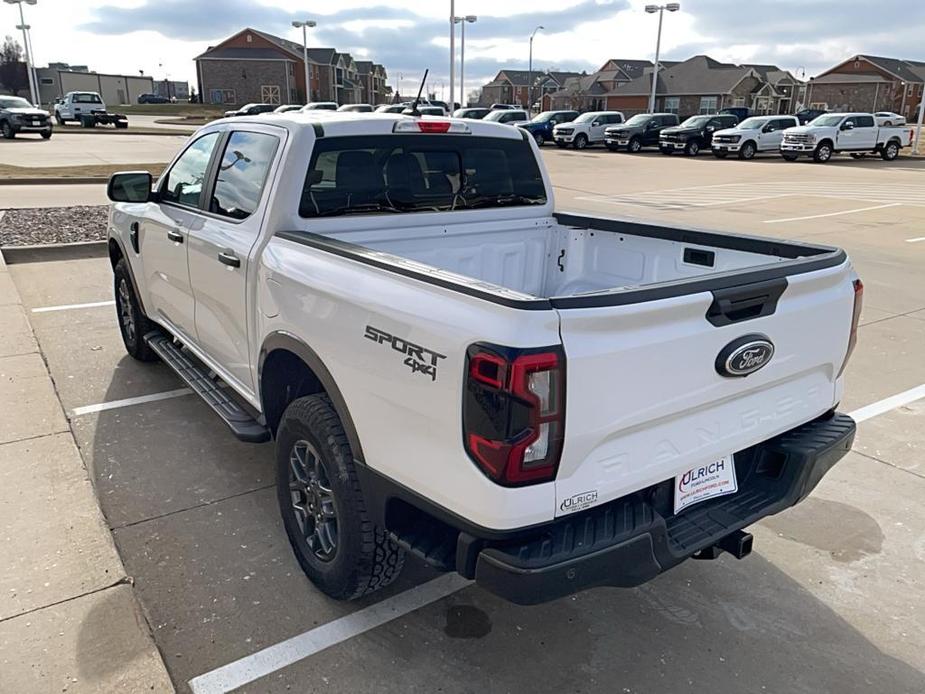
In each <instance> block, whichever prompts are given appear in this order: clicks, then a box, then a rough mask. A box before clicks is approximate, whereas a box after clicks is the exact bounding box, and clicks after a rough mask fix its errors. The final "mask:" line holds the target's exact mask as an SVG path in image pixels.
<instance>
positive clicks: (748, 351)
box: [715, 333, 774, 378]
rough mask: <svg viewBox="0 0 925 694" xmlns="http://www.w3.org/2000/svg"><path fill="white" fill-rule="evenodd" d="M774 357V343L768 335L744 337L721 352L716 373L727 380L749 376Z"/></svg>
mask: <svg viewBox="0 0 925 694" xmlns="http://www.w3.org/2000/svg"><path fill="white" fill-rule="evenodd" d="M773 356H774V343H773V342H771V338H769V337H768V336H767V335H761V334H759V333H754V334H751V335H743V336H742V337H740V338H738V339H736V340H733V341H732V342H730V343H729V344H728V345H726V346H725V347H723V348H722V350H720V353H719V355H718V356H717V357H716V364H715V366H716V372H717V373H718V374H719V375H720V376H726V377H727V378H737V377H741V376H748V375H749V374H753V373H755V372H756V371H758V369H762V368H764V367H765V366H767V364H768V362H769V361H771V357H773Z"/></svg>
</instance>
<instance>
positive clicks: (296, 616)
mask: <svg viewBox="0 0 925 694" xmlns="http://www.w3.org/2000/svg"><path fill="white" fill-rule="evenodd" d="M62 139H64V138H62ZM544 158H545V160H546V163H547V165H548V167H549V169H550V175H551V177H552V181H553V183H554V185H555V186H556V195H557V201H558V204H557V206H558V208H559V209H569V210H582V211H586V212H590V213H595V214H602V215H607V216H613V217H633V218H637V219H645V220H648V221H650V222H654V223H666V224H677V225H685V226H692V227H701V228H707V229H715V230H735V231H739V232H745V233H751V234H757V235H768V236H776V237H785V238H803V239H807V240H810V241H813V242H817V243H830V244H836V245H840V246H843V247H845V248H846V249H847V251H848V252H849V254H850V255H851V257H852V260H853V261H854V263H855V266H856V267H857V269H858V272H859V273H860V274H861V276H862V278H863V279H864V282H865V287H866V290H865V306H864V313H863V315H862V327H861V329H860V340H859V345H858V348H857V350H856V351H855V354H854V356H853V358H852V361H851V363H850V365H849V367H848V372H847V390H846V395H845V399H844V401H843V404H842V408H841V409H843V410H844V411H848V412H858V411H859V409H860V408H864V407H865V406H869V405H872V404H875V403H881V404H882V407H880V406H878V407H877V408H875V409H874V410H860V413H859V418H861V419H864V421H863V422H862V423H861V424H860V425H859V433H858V439H857V442H856V444H855V451H854V452H852V453H851V454H849V456H848V457H846V458H845V459H843V461H842V462H840V463H839V464H838V465H837V466H836V467H835V469H834V470H833V471H832V472H831V473H830V474H829V475H828V476H827V477H826V478H825V479H824V480H823V482H822V483H821V484H820V486H819V487H818V488H817V489H816V491H815V492H814V493H813V495H812V496H811V497H810V498H809V499H808V500H807V501H805V502H804V503H803V504H801V505H799V506H797V507H795V508H793V509H791V510H788V511H786V512H784V513H782V514H780V515H778V516H775V517H772V518H770V519H767V520H765V521H763V522H761V523H759V524H757V525H756V526H754V527H753V528H752V532H753V533H754V534H755V551H754V553H753V554H752V555H751V556H749V557H748V558H746V559H744V560H742V561H737V560H735V559H732V558H730V557H729V556H728V555H723V556H722V557H721V558H720V559H718V560H716V561H713V562H694V561H691V562H687V563H685V564H683V565H681V566H680V567H678V568H676V569H674V570H672V571H670V572H668V573H667V574H664V575H662V576H660V577H658V578H657V579H656V580H654V581H652V582H651V583H649V584H647V585H645V586H642V587H640V588H637V589H632V590H621V589H606V588H602V589H595V590H591V591H587V592H584V593H581V594H579V595H576V596H573V597H569V598H565V599H562V600H558V601H556V602H553V603H551V604H547V605H543V606H538V607H531V608H526V607H518V606H514V605H510V604H507V603H505V602H503V601H501V600H499V599H497V598H495V597H494V596H492V595H490V594H488V593H486V592H485V591H483V590H481V589H480V588H478V587H476V586H473V585H471V584H468V583H466V582H464V581H455V582H454V581H453V580H451V579H452V577H442V578H441V577H440V576H439V574H436V573H435V572H434V571H432V570H431V569H429V568H427V567H425V566H423V565H422V564H420V563H419V562H417V561H415V560H413V559H410V558H409V560H408V562H407V565H406V566H407V568H406V570H405V573H404V574H403V576H402V578H401V580H400V581H399V582H398V583H397V584H396V585H393V586H391V587H390V588H389V589H388V590H387V591H385V592H383V593H377V594H375V595H373V596H371V597H369V598H367V599H365V600H363V601H360V602H358V603H338V602H334V601H332V600H329V599H328V598H326V597H325V596H323V595H322V594H321V593H320V592H318V591H317V590H315V589H314V588H313V587H312V585H311V584H310V583H309V582H308V581H307V579H305V577H304V576H303V574H302V572H301V571H300V569H299V567H298V565H297V564H296V562H295V561H294V559H293V556H292V554H291V551H290V549H289V546H288V543H287V541H286V537H285V533H284V532H283V531H282V528H281V525H280V522H279V516H278V511H277V509H276V502H275V494H274V491H273V489H272V484H273V470H272V447H271V444H263V445H259V446H254V445H247V444H242V443H239V442H237V441H236V440H235V439H233V438H232V437H231V435H230V434H229V433H228V432H227V430H225V428H224V427H223V425H222V424H221V423H220V422H219V420H218V419H217V418H216V417H215V416H214V415H213V414H212V413H211V412H210V411H209V409H208V408H207V407H206V406H205V405H204V404H203V403H201V402H199V401H198V400H197V399H196V398H195V397H194V396H192V395H189V394H183V393H182V391H180V389H181V384H180V383H179V381H178V380H177V379H176V377H175V376H174V375H173V374H172V373H171V372H170V371H169V370H168V369H167V368H166V367H165V366H163V365H161V364H139V363H136V362H134V361H133V360H131V359H130V358H129V357H128V356H126V355H125V353H124V350H123V347H122V345H121V341H120V338H119V334H118V330H117V327H116V323H115V310H114V308H113V306H112V305H111V304H110V303H108V302H110V301H111V298H112V296H111V286H110V285H111V272H110V270H109V267H108V261H106V260H105V259H85V260H73V261H55V262H46V263H30V264H22V265H14V266H11V267H10V272H11V274H12V276H13V279H14V281H15V283H16V285H17V287H18V288H19V291H20V293H21V295H22V297H23V302H24V304H25V306H26V307H27V309H28V310H29V311H30V320H31V322H32V325H33V328H34V331H35V334H36V337H37V339H38V342H39V345H40V347H41V350H42V352H43V354H44V356H45V359H46V362H47V364H48V368H49V370H50V373H51V375H52V378H53V379H54V382H55V386H56V388H57V390H58V393H59V396H60V398H61V401H62V403H63V405H64V408H65V411H66V412H67V413H68V416H69V419H70V425H71V428H72V430H73V431H74V434H75V437H76V440H77V442H78V444H79V446H80V450H81V454H82V455H83V457H84V459H85V461H86V464H87V466H88V469H89V470H90V471H91V478H92V479H93V480H94V484H95V487H96V492H97V494H98V497H99V499H100V504H101V506H102V509H103V512H104V514H105V516H106V519H107V521H108V523H109V525H110V527H111V528H112V530H113V534H114V537H115V541H116V545H117V547H118V550H119V552H120V554H121V556H122V558H123V561H124V563H125V565H126V570H127V572H128V574H129V575H131V576H133V578H134V582H135V586H136V589H137V594H138V596H139V598H140V600H141V603H142V607H143V609H144V611H145V615H146V617H147V619H148V622H149V624H150V627H151V629H152V632H153V634H154V638H155V641H156V643H157V645H158V647H159V648H160V651H161V653H162V655H163V657H164V660H165V662H166V663H167V667H168V670H169V672H170V674H171V677H172V678H173V681H174V684H175V686H176V687H177V688H178V690H180V691H189V690H190V688H191V686H192V688H193V690H194V691H197V692H205V691H223V690H224V689H225V688H226V687H227V688H232V687H233V686H235V684H240V685H241V687H240V691H248V692H283V691H309V692H316V691H330V692H335V693H341V692H343V693H347V692H437V691H438V692H460V693H463V692H466V693H468V692H491V693H493V692H514V693H520V692H528V691H534V692H556V693H557V694H558V693H560V692H608V693H610V692H640V693H642V692H687V691H690V692H704V691H711V692H723V693H729V694H733V693H738V692H765V691H767V692H785V693H790V692H821V691H826V692H829V691H831V692H835V691H837V692H870V691H877V692H884V693H886V692H889V693H891V694H892V693H897V694H899V693H909V694H920V693H921V692H922V691H925V630H923V629H922V624H925V582H923V580H922V578H923V576H925V510H923V506H925V399H916V398H915V397H914V395H915V394H918V397H919V398H925V388H922V387H921V386H922V385H923V384H925V359H923V358H922V357H923V351H925V272H923V268H925V240H921V237H925V224H923V222H925V201H923V200H922V198H921V196H922V191H925V185H923V184H925V162H922V161H921V160H913V159H907V158H903V159H900V160H898V161H896V162H892V163H885V162H881V161H879V160H877V161H869V162H868V161H852V160H846V161H845V162H841V161H838V162H833V163H831V164H829V165H826V166H819V165H813V164H808V163H794V164H790V163H785V162H783V161H778V160H776V159H765V160H756V161H752V162H739V161H731V160H726V161H716V160H713V159H712V158H706V157H701V158H698V159H696V160H689V159H682V158H681V157H664V156H662V155H659V154H657V153H645V154H641V155H635V156H633V155H626V154H611V153H609V152H606V151H602V150H590V151H587V152H571V151H566V152H562V151H557V150H554V149H550V148H546V149H544ZM782 220H789V221H782ZM83 304H92V305H88V306H83ZM75 305H76V306H75ZM62 306H70V308H61V307H62ZM36 309H40V310H39V311H37V312H36V311H35V310H36ZM47 309H51V310H47ZM912 389H918V390H916V391H913V395H911V396H910V395H906V396H901V397H899V398H898V399H897V400H896V401H895V402H896V403H898V406H893V407H891V406H890V404H891V402H886V403H883V401H884V400H885V399H888V398H891V397H892V396H896V395H901V394H904V393H908V392H909V391H911V390H912ZM178 391H180V392H178ZM151 396H154V397H158V396H160V399H153V397H151ZM881 410H882V411H881ZM428 596H429V597H428ZM436 596H443V597H438V598H437V599H434V598H435V597H436ZM409 604H410V607H409ZM418 604H420V605H421V606H420V609H411V608H412V607H414V606H416V605H418ZM377 610H378V611H377ZM383 615H384V616H383ZM393 617H394V618H393ZM287 640H288V641H287ZM263 649H269V650H267V651H263ZM255 654H259V655H257V656H255ZM302 656H305V657H302ZM191 681H192V682H193V684H192V685H190V682H191ZM223 683H224V684H223Z"/></svg>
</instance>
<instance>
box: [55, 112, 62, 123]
mask: <svg viewBox="0 0 925 694" xmlns="http://www.w3.org/2000/svg"><path fill="white" fill-rule="evenodd" d="M55 121H56V122H57V123H58V125H64V119H63V118H62V117H61V114H60V113H55Z"/></svg>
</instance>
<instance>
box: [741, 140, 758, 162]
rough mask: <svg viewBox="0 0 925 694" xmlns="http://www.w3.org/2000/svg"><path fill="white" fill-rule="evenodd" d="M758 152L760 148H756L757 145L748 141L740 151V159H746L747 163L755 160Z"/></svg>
mask: <svg viewBox="0 0 925 694" xmlns="http://www.w3.org/2000/svg"><path fill="white" fill-rule="evenodd" d="M757 151H758V148H757V147H755V143H754V142H752V141H748V142H746V143H745V144H744V145H742V147H741V148H740V149H739V159H745V160H746V161H748V160H749V159H754V158H755V153H756V152H757Z"/></svg>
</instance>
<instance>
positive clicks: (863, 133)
mask: <svg viewBox="0 0 925 694" xmlns="http://www.w3.org/2000/svg"><path fill="white" fill-rule="evenodd" d="M854 130H855V133H856V140H857V142H858V143H859V145H860V147H862V148H863V149H873V148H874V147H876V146H877V135H878V134H879V132H880V129H879V128H878V127H877V122H876V121H875V120H874V117H873V116H864V115H861V116H858V117H857V119H856V122H855V128H854Z"/></svg>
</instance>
